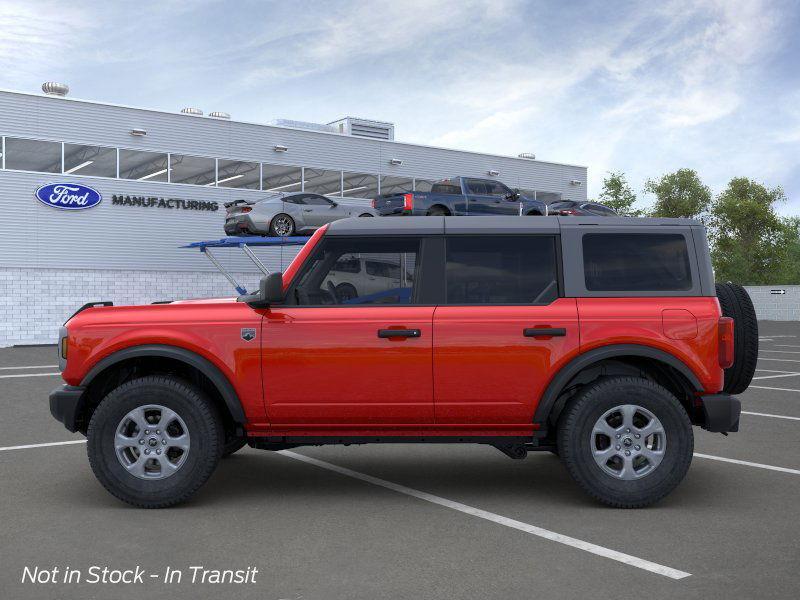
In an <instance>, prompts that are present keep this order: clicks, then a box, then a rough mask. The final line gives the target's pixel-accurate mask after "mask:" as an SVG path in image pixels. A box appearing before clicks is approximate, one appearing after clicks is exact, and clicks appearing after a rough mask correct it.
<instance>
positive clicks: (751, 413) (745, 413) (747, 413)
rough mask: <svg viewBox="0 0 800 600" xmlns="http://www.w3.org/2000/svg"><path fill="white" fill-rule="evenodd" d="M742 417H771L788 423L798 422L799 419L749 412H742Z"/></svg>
mask: <svg viewBox="0 0 800 600" xmlns="http://www.w3.org/2000/svg"><path fill="white" fill-rule="evenodd" d="M742 414H743V415H753V416H756V417H772V418H773V419H788V420H790V421H800V417H789V416H787V415H772V414H770V413H757V412H749V411H746V410H743V411H742Z"/></svg>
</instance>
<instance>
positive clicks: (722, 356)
mask: <svg viewBox="0 0 800 600" xmlns="http://www.w3.org/2000/svg"><path fill="white" fill-rule="evenodd" d="M717 343H718V344H719V350H718V352H719V366H720V367H722V368H723V369H729V368H730V367H732V366H733V319H731V318H730V317H720V318H719V322H718V324H717Z"/></svg>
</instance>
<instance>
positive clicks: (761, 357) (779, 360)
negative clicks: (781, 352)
mask: <svg viewBox="0 0 800 600" xmlns="http://www.w3.org/2000/svg"><path fill="white" fill-rule="evenodd" d="M758 360H771V361H773V362H796V363H800V360H798V359H796V358H770V357H769V356H759V357H758Z"/></svg>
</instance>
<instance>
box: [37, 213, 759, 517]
mask: <svg viewBox="0 0 800 600" xmlns="http://www.w3.org/2000/svg"><path fill="white" fill-rule="evenodd" d="M362 261H371V262H374V263H375V264H376V265H386V269H384V270H382V271H381V272H382V273H384V274H385V276H382V277H377V276H376V273H377V271H375V270H374V269H373V271H372V272H371V271H370V269H369V268H368V265H366V262H364V265H365V267H364V268H361V265H362ZM343 271H347V273H346V278H345V276H344V275H343V274H342V272H343ZM344 283H347V284H348V285H349V286H350V288H348V293H347V294H344V293H342V287H341V286H342V285H343V284H344ZM731 317H735V319H736V320H735V321H734V320H733V319H732V318H731ZM757 348H758V329H757V325H756V320H755V313H754V311H753V307H752V304H751V303H750V300H749V297H748V296H747V294H746V292H745V291H744V290H743V289H742V288H741V287H738V286H734V285H731V284H725V285H717V286H716V287H715V284H714V279H713V274H712V271H711V261H710V259H709V252H708V246H707V243H706V235H705V230H704V228H703V226H702V225H701V224H700V223H698V222H696V221H689V220H678V219H674V220H673V219H626V218H618V217H610V218H585V217H542V218H538V219H520V218H518V217H487V218H485V219H471V218H467V217H447V218H444V217H411V218H408V219H358V218H356V219H346V220H342V221H336V222H335V223H332V224H331V225H327V226H323V227H322V228H321V229H320V230H318V231H317V232H316V233H315V234H314V235H313V236H312V237H311V239H310V240H309V241H308V243H307V244H306V245H305V246H304V247H303V249H302V250H301V252H300V254H299V255H298V256H297V258H296V259H295V260H294V261H293V262H292V264H291V265H290V266H289V268H288V269H287V270H286V272H285V273H283V274H281V273H273V274H272V275H270V276H268V277H265V278H264V279H263V280H262V281H261V287H260V289H259V292H258V293H255V294H252V295H247V296H242V297H239V298H238V299H236V298H222V299H212V300H194V301H191V300H190V301H176V302H172V303H167V304H156V305H148V306H102V307H94V308H87V309H86V310H82V311H80V312H78V313H77V314H76V315H75V316H73V317H72V318H71V319H70V320H69V321H68V322H67V323H66V326H65V328H64V329H63V330H62V337H61V340H60V343H59V353H60V360H61V368H62V375H63V378H64V380H65V382H66V385H65V386H63V387H62V388H59V389H58V390H56V391H54V392H53V394H52V395H51V396H50V410H51V412H52V413H53V415H54V416H55V417H56V418H57V419H58V420H60V421H61V422H62V423H64V425H65V426H66V427H67V429H69V430H70V431H81V432H83V433H84V434H86V435H87V437H88V442H89V443H88V446H87V447H88V453H89V461H90V463H91V466H92V469H93V470H94V473H95V475H96V476H97V478H98V479H99V480H100V481H101V482H102V484H103V485H104V486H105V487H106V488H107V489H108V490H109V491H110V492H111V493H112V494H114V495H115V496H117V497H119V498H121V499H122V500H125V501H126V502H129V503H131V504H134V505H137V506H142V507H162V506H168V505H171V504H175V503H177V502H180V501H182V500H184V499H186V498H188V497H189V496H190V495H191V494H192V493H193V492H194V491H195V490H197V488H199V487H200V486H201V485H202V484H203V483H204V482H205V481H206V479H207V478H208V477H209V476H210V475H211V473H212V472H213V471H214V469H215V467H216V466H217V462H218V461H219V459H220V457H221V456H224V455H226V454H230V453H233V452H236V451H237V450H238V449H239V448H241V447H242V446H243V445H244V444H245V443H247V444H249V445H250V446H252V447H254V448H263V449H266V450H281V449H286V448H293V447H296V446H303V445H321V444H363V443H387V442H395V443H397V442H401V443H413V442H439V443H442V442H448V443H478V444H487V445H491V446H494V447H496V448H497V449H499V450H501V451H502V452H504V453H505V454H507V455H508V456H510V457H511V458H516V459H519V458H524V457H525V455H526V454H527V453H528V452H529V451H542V450H545V451H550V452H555V453H557V454H558V455H559V456H560V457H561V460H562V461H563V463H564V465H565V466H566V468H567V469H568V470H569V473H570V474H571V475H572V477H573V478H574V479H575V481H577V483H578V484H579V485H580V486H581V487H583V489H585V490H586V491H587V492H588V493H589V494H591V495H592V496H593V497H595V498H597V499H598V500H600V501H602V502H605V503H607V504H610V505H612V506H617V507H638V506H644V505H647V504H650V503H652V502H655V501H657V500H658V499H660V498H662V497H663V496H665V495H666V494H668V493H669V492H670V491H671V490H672V489H673V488H674V487H675V486H676V485H677V484H678V483H679V482H680V481H681V480H682V479H683V477H684V475H685V474H686V471H687V470H688V468H689V464H690V463H691V460H692V451H693V447H694V443H693V432H692V425H696V426H698V427H702V428H704V429H707V430H709V431H717V432H729V431H737V430H738V427H739V413H740V404H739V401H738V400H737V399H736V397H735V396H734V394H737V393H740V392H742V391H744V390H745V389H746V388H747V386H748V385H749V383H750V380H751V379H752V376H753V371H754V369H755V360H756V355H757ZM434 447H435V446H434ZM540 485H541V482H540Z"/></svg>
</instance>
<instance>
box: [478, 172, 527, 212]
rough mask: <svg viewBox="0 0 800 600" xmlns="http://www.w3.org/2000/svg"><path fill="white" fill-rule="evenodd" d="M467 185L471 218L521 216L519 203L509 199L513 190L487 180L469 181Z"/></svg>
mask: <svg viewBox="0 0 800 600" xmlns="http://www.w3.org/2000/svg"><path fill="white" fill-rule="evenodd" d="M465 184H466V186H467V192H468V194H467V198H468V200H469V203H468V204H469V215H470V216H480V215H495V216H497V215H518V214H519V201H517V200H515V199H513V198H511V199H510V198H508V197H507V196H508V195H509V194H511V190H509V189H508V188H507V187H506V186H504V185H503V184H502V183H500V182H498V181H490V180H486V179H467V180H465Z"/></svg>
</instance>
